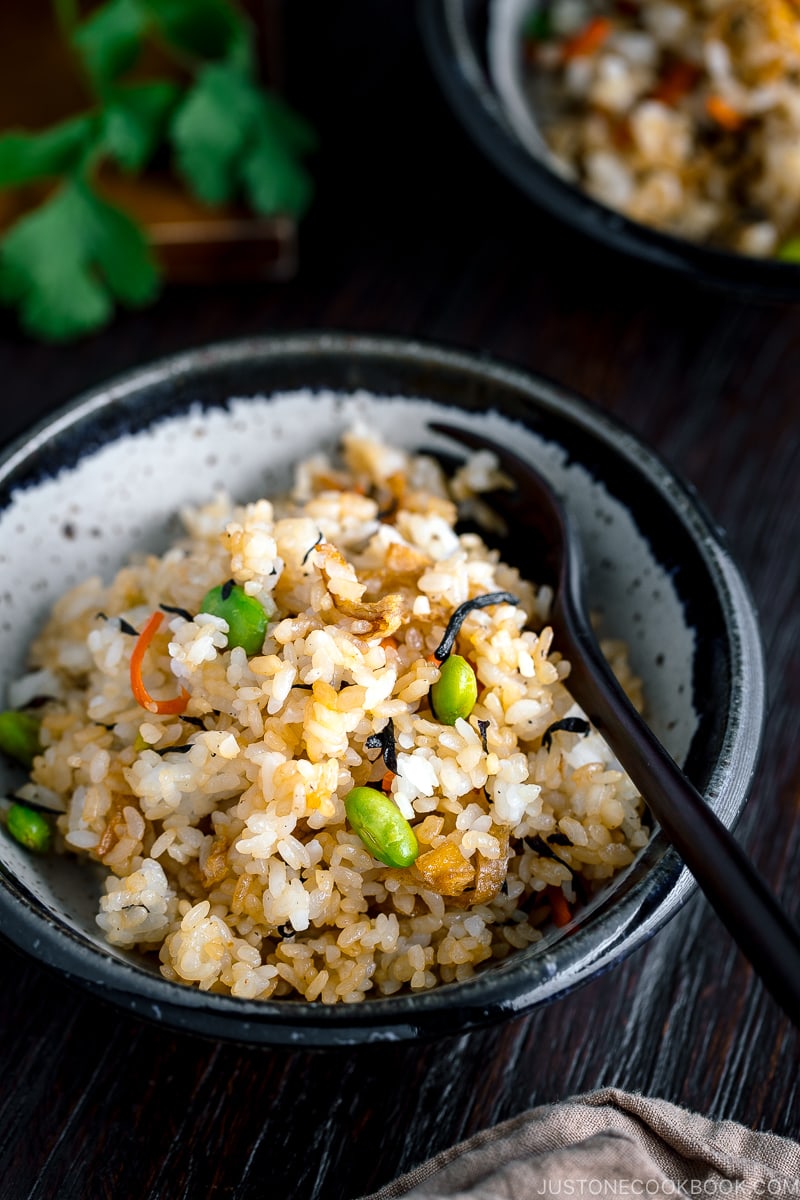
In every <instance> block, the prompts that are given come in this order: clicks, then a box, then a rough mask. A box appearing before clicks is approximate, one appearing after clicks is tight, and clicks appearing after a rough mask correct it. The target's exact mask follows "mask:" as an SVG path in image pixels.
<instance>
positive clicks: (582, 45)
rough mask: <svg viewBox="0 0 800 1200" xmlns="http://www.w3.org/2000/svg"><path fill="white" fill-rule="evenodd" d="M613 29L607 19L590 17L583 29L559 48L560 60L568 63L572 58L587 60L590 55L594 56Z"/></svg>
mask: <svg viewBox="0 0 800 1200" xmlns="http://www.w3.org/2000/svg"><path fill="white" fill-rule="evenodd" d="M613 28H614V26H613V24H612V23H611V21H609V19H608V17H592V19H591V21H589V23H588V24H587V25H584V27H583V29H581V30H579V31H578V33H576V34H575V35H574V37H571V38H568V39H567V41H566V42H564V45H563V46H562V47H561V58H562V60H563V61H564V62H570V61H571V60H572V59H573V58H587V57H588V56H589V55H590V54H596V53H597V51H598V50H599V49H600V47H601V46H602V45H603V42H604V41H605V40H606V38H607V37H608V36H609V34H610V33H611V30H612V29H613Z"/></svg>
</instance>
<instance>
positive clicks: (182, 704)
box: [131, 612, 189, 713]
mask: <svg viewBox="0 0 800 1200" xmlns="http://www.w3.org/2000/svg"><path fill="white" fill-rule="evenodd" d="M163 620H164V614H163V613H162V612H154V613H153V615H152V617H150V619H149V620H148V622H147V624H146V625H145V627H144V629H143V630H142V632H141V633H140V634H139V638H138V640H137V642H136V645H135V646H134V648H133V654H132V655H131V691H132V692H133V695H134V699H135V700H136V702H137V704H141V706H142V708H146V709H147V711H148V712H151V713H182V712H183V711H184V710H185V709H186V706H187V704H188V703H189V693H188V692H187V691H186V688H183V687H182V688H181V692H180V695H179V696H175V697H174V698H173V699H172V700H155V699H154V698H153V697H152V696H151V695H150V693H149V692H148V690H147V688H146V687H145V686H144V681H143V679H142V662H143V661H144V656H145V654H146V653H147V650H148V647H149V645H150V643H151V642H152V640H153V638H154V637H155V635H156V633H157V631H158V628H159V626H160V625H161V622H162V621H163Z"/></svg>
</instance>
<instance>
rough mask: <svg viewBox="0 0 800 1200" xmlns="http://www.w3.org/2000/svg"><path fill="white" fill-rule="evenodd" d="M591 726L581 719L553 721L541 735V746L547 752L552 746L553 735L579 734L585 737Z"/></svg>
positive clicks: (567, 718) (565, 718)
mask: <svg viewBox="0 0 800 1200" xmlns="http://www.w3.org/2000/svg"><path fill="white" fill-rule="evenodd" d="M591 728H592V727H591V725H590V724H589V722H588V721H584V719H583V717H564V719H563V720H562V721H554V722H553V724H552V725H550V726H549V727H548V728H547V729H545V731H544V733H543V734H542V746H543V747H544V749H545V750H549V749H550V747H551V746H552V745H553V734H554V733H559V732H563V733H581V734H583V736H584V737H586V735H587V733H589V732H590V731H591Z"/></svg>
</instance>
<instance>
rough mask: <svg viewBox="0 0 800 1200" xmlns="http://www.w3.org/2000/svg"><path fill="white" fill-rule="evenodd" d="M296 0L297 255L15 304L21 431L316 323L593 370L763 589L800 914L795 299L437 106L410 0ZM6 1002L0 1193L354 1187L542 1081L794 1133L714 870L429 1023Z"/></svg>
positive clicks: (785, 1038)
mask: <svg viewBox="0 0 800 1200" xmlns="http://www.w3.org/2000/svg"><path fill="white" fill-rule="evenodd" d="M429 2H431V3H434V2H436V0H429ZM287 7H289V8H290V9H291V11H290V13H289V22H288V31H287V32H288V44H289V64H288V66H289V71H288V77H289V90H290V94H291V96H292V98H293V99H294V101H295V103H296V104H298V106H300V107H302V108H303V109H304V110H305V111H306V112H307V113H308V114H309V115H310V116H311V117H312V119H314V120H315V121H316V123H317V125H318V127H319V129H320V132H321V136H322V145H323V149H322V151H321V154H320V157H319V160H318V163H317V174H318V179H319V188H318V197H317V202H316V205H315V209H314V211H313V214H312V215H311V216H310V218H309V219H308V221H307V224H306V226H305V227H304V230H303V238H302V266H301V270H300V274H299V276H298V278H297V280H296V281H295V282H294V283H291V284H288V285H281V284H274V285H269V286H263V287H255V286H254V287H248V288H245V287H241V288H219V289H215V290H205V291H204V290H197V291H188V290H186V291H183V290H173V291H169V292H168V293H167V294H166V295H165V296H164V297H163V299H162V300H161V302H160V303H159V304H158V305H157V306H156V307H155V308H153V309H152V310H150V311H148V312H146V313H144V314H141V315H136V316H122V317H120V319H119V320H118V321H117V323H116V324H115V325H114V326H113V328H111V329H110V330H109V331H108V332H106V333H103V334H102V335H100V336H97V337H95V338H92V339H89V340H88V341H85V342H83V343H82V344H80V345H77V346H74V347H71V348H68V349H53V348H42V347H41V346H38V345H34V344H32V343H30V342H27V341H25V340H23V339H22V338H21V337H20V336H19V335H18V334H17V333H16V331H15V329H14V327H13V325H12V323H11V322H10V321H9V320H8V319H5V320H4V322H3V324H2V325H0V380H2V385H1V388H0V397H2V411H3V421H4V424H3V429H2V432H3V435H4V437H11V436H12V435H14V434H16V433H18V432H19V431H21V430H22V429H23V428H24V427H25V426H26V425H27V424H29V423H30V422H31V421H32V420H33V419H34V418H35V417H37V416H38V415H40V414H42V413H44V412H46V411H48V410H49V409H51V408H53V407H54V406H56V405H57V404H59V403H61V402H62V401H64V400H66V399H68V398H69V397H70V396H71V395H73V394H74V393H75V392H77V391H78V390H80V389H81V388H83V387H85V386H87V385H89V384H93V383H96V382H99V381H101V380H102V379H104V378H105V377H107V376H109V375H111V374H113V373H115V372H117V371H120V370H122V369H124V368H128V367H132V366H135V365H138V364H140V363H143V362H146V361H147V360H149V359H152V358H154V357H156V356H158V355H163V354H167V353H169V352H172V351H176V350H180V349H183V348H185V347H189V346H196V345H201V344H204V343H206V342H208V341H210V340H213V339H218V338H222V337H226V336H233V335H242V334H252V333H264V332H270V331H284V330H295V329H302V328H320V327H335V328H347V329H354V330H370V331H381V332H395V333H400V334H411V335H414V336H421V337H425V338H431V339H435V340H437V341H441V342H446V343H451V344H455V345H459V346H464V347H468V348H470V349H480V350H487V351H490V352H491V353H493V354H495V355H498V356H501V357H505V358H508V359H511V360H514V361H516V362H518V363H521V364H524V365H525V366H527V367H531V368H534V369H536V370H538V371H541V372H543V373H545V374H547V375H550V376H552V377H553V378H554V379H556V380H558V381H559V382H561V383H564V384H566V385H568V386H570V387H572V388H574V389H576V390H578V391H580V392H582V393H584V394H586V395H588V396H590V397H592V398H593V399H594V400H595V401H597V402H598V403H599V404H601V405H603V406H604V407H606V408H607V409H609V410H611V411H613V412H614V413H615V414H616V415H617V416H618V417H621V418H622V419H624V420H625V421H627V422H628V423H629V424H630V425H631V426H632V427H633V428H634V429H635V430H636V431H637V432H638V433H639V434H641V435H643V436H644V437H645V438H646V439H648V440H649V441H650V442H652V443H653V444H654V445H655V446H657V447H658V449H659V450H660V451H661V453H662V454H663V455H665V456H666V458H667V459H668V460H669V461H670V462H671V463H672V464H673V465H674V466H675V467H676V468H677V469H678V470H679V471H680V472H682V473H683V474H684V475H685V476H686V477H688V478H689V479H690V480H691V481H692V483H694V484H695V485H696V487H697V488H698V490H699V491H700V493H701V494H702V496H703V497H704V499H705V501H706V503H707V504H708V506H709V508H710V509H711V511H712V512H713V514H714V515H715V516H716V517H717V518H718V519H719V520H720V521H721V523H722V524H723V525H724V526H726V527H727V529H728V532H729V535H730V541H731V544H732V547H733V550H734V553H735V555H736V557H737V558H738V561H739V563H740V564H741V566H742V568H743V570H744V573H745V575H746V576H747V578H748V579H749V581H750V584H751V586H752V589H753V591H754V593H755V598H756V601H757V604H758V607H759V609H760V613H761V619H762V625H763V633H764V641H765V646H766V653H767V661H768V667H769V684H770V697H771V704H770V719H769V724H768V728H767V735H766V744H765V752H764V756H763V760H762V764H761V769H760V771H759V773H758V777H757V780H756V783H755V787H754V789H753V794H752V799H751V801H750V805H749V807H748V810H747V812H746V815H745V817H744V819H743V821H742V823H741V825H740V827H739V834H740V837H741V840H742V841H743V843H744V844H745V845H746V846H747V849H748V851H749V853H750V854H751V855H752V858H753V860H754V861H755V862H756V863H757V865H758V866H759V868H760V869H761V870H762V871H763V873H764V874H765V875H766V876H767V878H768V879H770V880H771V881H772V883H773V884H774V886H775V888H776V889H779V890H780V891H781V894H782V896H783V898H784V900H785V903H786V905H787V906H788V907H789V909H790V910H793V911H795V912H796V911H797V881H798V870H797V862H798V857H799V856H800V822H798V820H797V819H796V813H797V805H798V787H799V786H800V769H799V768H798V745H799V744H800V658H799V657H798V652H799V651H800V612H798V596H799V595H800V588H799V586H798V585H799V584H800V551H799V543H800V455H799V454H798V446H799V444H800V429H799V426H798V422H800V308H790V307H786V308H772V309H767V308H758V307H755V306H750V305H747V304H742V303H738V302H733V301H729V300H727V299H725V298H722V297H720V296H716V295H708V294H702V293H699V292H696V291H693V290H692V289H690V288H689V287H688V286H686V285H684V284H681V283H679V282H677V281H675V280H672V279H670V278H668V277H666V276H663V275H661V274H657V273H656V272H654V271H651V270H646V269H642V268H640V267H638V266H636V265H634V264H630V263H626V262H619V261H617V260H615V259H612V258H610V257H609V256H608V255H607V254H605V253H604V252H603V251H601V250H600V249H598V248H596V247H593V246H591V245H588V244H586V243H584V242H583V241H580V240H579V239H578V238H577V237H576V236H575V235H574V234H572V233H571V232H570V231H569V230H567V229H564V228H561V227H559V226H557V225H555V224H554V223H552V222H550V221H549V220H547V219H546V218H545V217H543V216H542V215H541V214H540V213H538V212H537V211H536V210H535V209H533V208H532V207H531V206H530V205H529V204H528V203H527V202H525V201H524V200H523V199H522V198H521V197H519V196H518V195H517V194H516V193H515V192H514V190H513V189H512V188H511V186H510V185H508V184H507V183H505V182H504V180H502V179H501V178H499V177H498V176H497V175H495V173H494V172H493V171H492V170H491V169H490V168H489V167H488V166H487V165H486V164H485V163H484V162H483V161H482V159H481V158H480V157H479V155H478V153H477V152H476V151H475V150H474V149H473V147H472V145H471V144H470V143H469V142H468V141H467V140H466V138H465V137H464V135H463V134H462V133H461V131H460V128H459V127H458V126H457V124H456V122H455V120H454V119H453V117H452V116H451V115H450V113H449V111H448V110H447V109H446V106H445V104H444V102H443V100H442V99H441V97H440V95H439V93H438V91H437V89H436V87H435V85H434V83H433V81H432V79H431V77H430V74H429V71H428V68H427V65H426V62H425V58H424V55H423V52H422V49H421V47H420V44H419V39H418V36H417V33H416V31H415V27H414V21H413V10H412V6H411V5H410V4H407V3H397V2H394V3H392V2H390V0H346V2H345V0H292V4H291V5H290V6H287ZM0 1013H1V1014H2V1016H1V1023H0V1064H1V1066H2V1075H1V1077H2V1099H1V1100H0V1147H2V1153H1V1154H0V1162H2V1170H1V1171H0V1196H2V1197H3V1198H4V1200H24V1198H26V1197H36V1198H37V1200H43V1198H45V1197H55V1196H57V1197H59V1198H62V1200H69V1198H72V1197H81V1198H84V1197H89V1198H91V1200H95V1198H100V1197H112V1196H113V1197H115V1198H127V1197H136V1198H139V1197H154V1198H155V1197H158V1198H159V1200H198V1198H202V1197H206V1196H214V1197H224V1196H233V1197H237V1198H242V1200H244V1198H250V1197H259V1198H263V1197H269V1198H270V1200H271V1198H273V1197H275V1198H282V1197H287V1198H288V1197H291V1198H292V1200H305V1198H308V1197H312V1196H313V1197H325V1198H328V1197H344V1198H347V1197H356V1196H359V1195H361V1194H362V1193H365V1192H368V1191H371V1190H372V1189H374V1188H376V1187H377V1186H379V1185H380V1184H382V1183H385V1182H386V1181H387V1180H389V1179H391V1178H392V1177H393V1176H395V1175H397V1174H398V1173H400V1172H401V1171H403V1170H406V1169H408V1168H410V1167H411V1166H413V1165H414V1164H416V1163H418V1162H419V1161H421V1160H422V1159H424V1158H426V1157H427V1156H429V1155H430V1154H432V1153H434V1152H436V1151H438V1150H440V1149H442V1148H443V1147H445V1146H448V1145H450V1144H452V1143H454V1142H456V1141H457V1140H458V1139H460V1138H463V1137H464V1136H466V1135H468V1134H471V1133H474V1132H475V1131H477V1130H479V1129H482V1128H484V1127H486V1126H489V1125H492V1124H495V1123H496V1122H498V1121H501V1120H503V1119H504V1118H506V1117H510V1116H512V1115H513V1114H515V1113H518V1112H521V1111H522V1110H524V1109H525V1108H527V1107H530V1106H532V1105H535V1104H540V1103H542V1102H545V1101H551V1100H556V1099H558V1098H560V1097H564V1096H567V1095H569V1094H571V1093H575V1092H580V1091H584V1090H587V1089H592V1088H597V1087H599V1086H605V1085H615V1086H619V1087H623V1088H628V1089H636V1090H641V1091H643V1092H646V1093H650V1094H652V1095H657V1096H663V1097H666V1098H668V1099H670V1100H674V1101H677V1102H679V1103H681V1104H684V1105H687V1106H690V1107H691V1108H694V1109H698V1110H702V1111H704V1112H708V1113H711V1114H714V1115H717V1116H725V1117H732V1118H737V1119H738V1120H740V1121H744V1122H746V1123H747V1124H750V1125H752V1126H754V1127H757V1128H761V1129H772V1130H775V1131H778V1132H783V1133H787V1134H790V1135H797V1134H798V1133H800V1093H799V1092H798V1037H797V1034H796V1032H795V1031H794V1030H793V1028H792V1027H791V1026H790V1024H789V1022H788V1021H787V1020H786V1018H784V1017H783V1016H782V1014H781V1013H780V1012H779V1011H778V1010H777V1008H776V1006H775V1005H774V1004H773V1003H772V1001H771V1000H770V999H769V998H768V997H767V996H766V995H765V993H764V992H763V990H762V988H761V987H760V986H759V984H758V982H757V981H756V980H754V978H753V975H752V973H751V972H750V970H749V969H748V968H747V966H746V965H745V963H744V962H743V961H742V959H741V957H740V956H739V954H738V953H737V952H736V950H735V949H734V947H733V946H732V944H731V941H730V939H729V938H728V936H727V935H726V934H725V933H724V931H723V930H722V928H721V927H720V925H719V924H718V922H717V921H716V919H715V918H714V916H713V915H712V913H711V912H710V910H709V908H708V905H707V904H706V903H705V901H704V900H703V899H702V898H701V897H697V896H696V897H695V898H694V899H693V900H692V901H691V902H690V903H689V904H688V905H687V907H686V908H685V909H684V911H683V912H682V913H681V914H680V915H679V916H678V917H677V918H676V919H675V920H674V921H673V922H672V923H671V925H670V926H668V927H667V928H666V929H665V930H664V931H662V933H661V934H659V935H658V937H657V938H656V939H655V940H654V941H653V942H652V943H651V944H650V945H649V946H648V947H647V948H646V949H644V950H642V951H640V952H638V953H637V954H636V955H635V956H634V957H633V958H631V959H629V960H628V961H627V962H626V963H624V964H623V965H621V966H619V967H618V968H617V969H615V970H614V971H612V972H611V973H610V974H608V975H606V976H605V977H603V978H601V979H598V980H596V981H594V982H593V983H591V984H589V985H588V986H586V987H584V988H583V989H581V990H580V991H579V992H577V993H576V994H574V995H572V996H569V997H568V998H566V999H564V1000H561V1001H559V1002H557V1003H555V1004H553V1005H551V1006H550V1007H548V1008H545V1009H542V1010H540V1011H537V1012H535V1013H533V1014H532V1015H530V1016H527V1017H522V1018H519V1019H517V1020H515V1021H513V1022H510V1023H508V1024H506V1025H504V1026H502V1027H499V1028H493V1029H488V1030H486V1031H483V1032H479V1033H475V1034H472V1035H470V1036H464V1037H461V1038H455V1039H452V1040H450V1041H448V1042H446V1043H441V1044H433V1045H424V1046H412V1047H405V1046H377V1047H370V1048H368V1049H364V1050H348V1051H342V1052H336V1053H331V1054H323V1053H297V1052H288V1051H254V1050H246V1049H240V1048H237V1047H235V1046H231V1045H214V1044H209V1043H206V1042H202V1041H197V1040H194V1039H191V1038H189V1037H184V1036H175V1035H173V1034H171V1033H169V1032H164V1031H163V1030H161V1029H158V1028H154V1027H151V1026H149V1025H145V1024H142V1023H139V1022H137V1021H134V1020H132V1019H130V1018H129V1017H127V1016H122V1015H121V1014H120V1013H118V1012H116V1011H113V1010H111V1009H109V1008H107V1007H104V1006H103V1005H102V1004H101V1003H99V1002H97V1001H96V1000H94V999H93V998H92V997H91V996H89V995H85V994H83V993H78V992H76V991H73V990H72V989H71V988H70V987H68V986H66V985H65V984H64V983H62V982H61V981H60V980H59V979H58V978H56V977H54V976H52V975H50V974H48V973H46V972H45V971H43V970H41V969H40V968H39V967H37V966H35V965H34V964H33V963H32V962H31V961H28V960H27V959H25V958H23V957H22V956H20V955H18V954H17V953H16V952H13V951H10V950H8V951H5V952H4V956H3V975H2V987H0Z"/></svg>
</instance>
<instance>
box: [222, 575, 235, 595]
mask: <svg viewBox="0 0 800 1200" xmlns="http://www.w3.org/2000/svg"><path fill="white" fill-rule="evenodd" d="M235 587H236V583H235V581H234V580H233V579H226V580H225V582H224V583H223V585H222V587H221V588H220V591H219V595H220V599H221V600H227V599H228V597H229V596H230V594H231V592H232V591H233V589H234V588H235Z"/></svg>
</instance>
